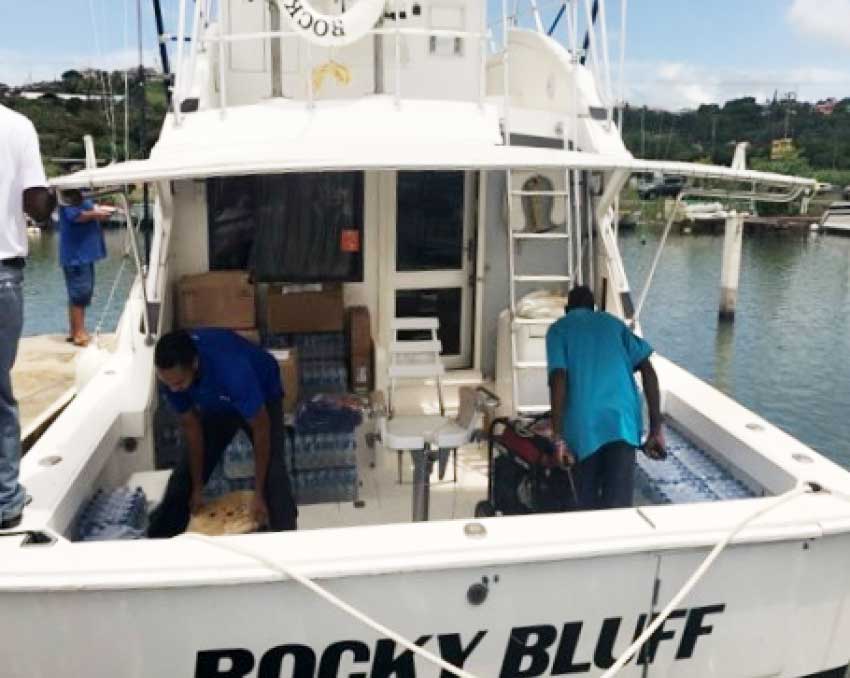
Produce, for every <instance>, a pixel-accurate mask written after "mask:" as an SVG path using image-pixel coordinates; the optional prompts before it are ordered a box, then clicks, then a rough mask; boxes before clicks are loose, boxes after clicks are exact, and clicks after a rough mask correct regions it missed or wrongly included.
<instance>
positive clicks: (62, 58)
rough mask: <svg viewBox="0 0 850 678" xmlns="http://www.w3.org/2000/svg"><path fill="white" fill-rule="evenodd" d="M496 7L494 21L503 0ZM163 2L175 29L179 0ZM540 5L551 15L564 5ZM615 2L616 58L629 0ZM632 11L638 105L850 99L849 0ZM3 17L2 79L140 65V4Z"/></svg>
mask: <svg viewBox="0 0 850 678" xmlns="http://www.w3.org/2000/svg"><path fill="white" fill-rule="evenodd" d="M402 1H404V0H402ZM141 2H142V11H143V19H144V28H143V32H144V36H145V41H146V47H145V60H146V62H147V64H148V65H158V59H157V58H156V56H155V51H154V50H155V41H154V25H153V11H152V2H151V0H141ZM489 3H490V7H491V20H494V19H496V18H497V16H498V15H497V12H498V10H499V8H500V7H501V0H489ZM579 3H580V5H581V7H582V8H583V7H584V0H579ZM162 4H163V7H164V10H165V13H166V20H167V23H170V24H171V30H176V19H175V17H176V8H177V6H178V2H177V0H162ZM525 4H527V3H524V2H523V3H521V5H525ZM539 4H541V5H542V6H544V7H546V8H547V9H546V13H547V18H549V17H551V16H552V15H553V13H554V10H555V9H557V6H558V4H559V3H557V2H553V1H551V0H539ZM513 5H514V0H508V6H509V7H510V8H513ZM606 5H607V8H608V25H609V40H610V42H611V55H612V61H613V62H614V64H616V62H617V58H618V54H619V47H618V38H619V36H620V34H621V31H620V0H608V1H607V3H606ZM628 7H629V12H628V17H627V30H626V35H627V39H626V63H627V67H626V74H627V77H626V81H627V86H626V98H627V99H628V100H629V101H631V102H634V103H637V104H648V105H651V106H659V107H666V108H682V107H691V106H695V105H697V104H699V103H702V102H722V101H725V100H727V99H729V98H733V97H737V96H744V95H754V96H757V97H759V98H764V97H767V96H771V95H772V94H773V92H774V90H779V91H780V92H785V91H795V92H797V94H798V97H799V98H801V99H804V100H817V99H820V98H823V97H826V96H836V97H838V98H841V97H845V96H850V0H709V1H706V0H629V2H628ZM0 16H2V22H0V82H7V83H10V84H16V85H17V84H24V83H26V82H27V81H28V80H30V79H32V80H40V79H46V78H53V77H55V76H57V75H58V74H59V73H61V72H62V71H63V70H66V69H67V68H70V67H77V68H79V67H86V66H93V65H101V66H107V67H112V68H118V67H122V66H127V65H130V64H135V63H136V60H137V57H136V2H135V0H27V1H26V2H19V1H18V0H0ZM615 70H616V68H615Z"/></svg>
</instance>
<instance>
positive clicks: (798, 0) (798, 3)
mask: <svg viewBox="0 0 850 678" xmlns="http://www.w3.org/2000/svg"><path fill="white" fill-rule="evenodd" d="M787 20H788V23H789V24H790V25H791V27H792V28H793V29H794V30H796V31H798V32H800V33H802V34H803V35H804V36H806V37H810V38H815V39H823V40H827V41H829V42H830V43H832V44H834V45H839V46H842V47H846V48H847V49H850V0H793V2H792V3H791V7H790V8H789V9H788V15H787ZM813 48H814V49H816V43H815V44H813Z"/></svg>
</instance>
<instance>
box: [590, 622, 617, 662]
mask: <svg viewBox="0 0 850 678" xmlns="http://www.w3.org/2000/svg"><path fill="white" fill-rule="evenodd" d="M622 621H623V618H622V617H608V618H607V619H605V620H603V622H602V630H601V631H600V632H599V638H597V639H596V649H595V650H594V651H593V663H594V664H596V665H597V666H598V667H599V668H600V669H607V668H610V667H611V666H613V664H614V662H615V661H616V659H615V658H614V643H616V642H617V634H618V633H619V632H620V623H621V622H622Z"/></svg>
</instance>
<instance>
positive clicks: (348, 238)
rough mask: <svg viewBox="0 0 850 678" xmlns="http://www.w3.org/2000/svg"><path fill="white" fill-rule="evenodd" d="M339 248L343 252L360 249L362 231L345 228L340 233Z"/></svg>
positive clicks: (352, 251)
mask: <svg viewBox="0 0 850 678" xmlns="http://www.w3.org/2000/svg"><path fill="white" fill-rule="evenodd" d="M339 248H340V249H341V250H342V251H343V252H350V253H354V252H359V251H360V231H358V230H357V229H354V228H344V229H342V233H341V234H340V239H339Z"/></svg>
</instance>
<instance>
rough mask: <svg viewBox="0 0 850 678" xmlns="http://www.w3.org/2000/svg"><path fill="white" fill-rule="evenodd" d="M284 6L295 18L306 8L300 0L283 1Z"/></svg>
mask: <svg viewBox="0 0 850 678" xmlns="http://www.w3.org/2000/svg"><path fill="white" fill-rule="evenodd" d="M283 8H284V9H285V10H286V11H287V12H288V13H289V16H290V17H292V18H293V19H294V18H295V15H296V14H298V13H299V12H301V11H303V10H304V5H302V4H301V2H300V1H299V0H287V2H284V3H283Z"/></svg>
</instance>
